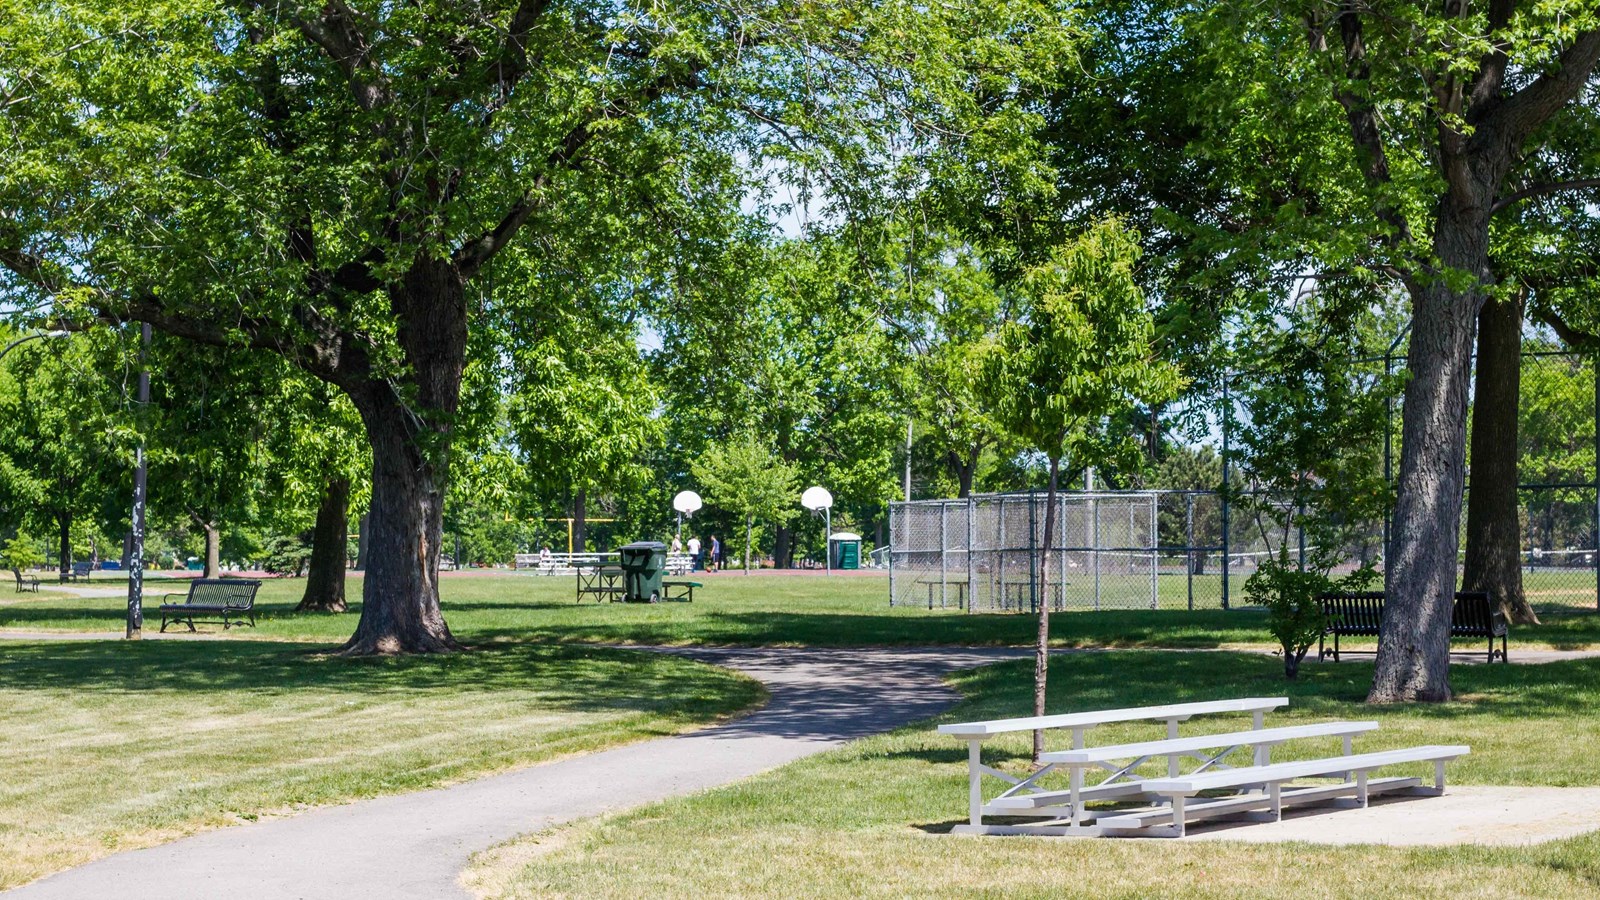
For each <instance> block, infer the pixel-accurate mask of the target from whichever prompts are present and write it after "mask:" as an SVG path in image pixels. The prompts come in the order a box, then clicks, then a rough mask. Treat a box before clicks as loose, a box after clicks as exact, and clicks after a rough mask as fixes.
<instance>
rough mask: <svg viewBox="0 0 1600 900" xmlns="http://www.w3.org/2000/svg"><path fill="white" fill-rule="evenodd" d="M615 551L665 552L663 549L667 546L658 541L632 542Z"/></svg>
mask: <svg viewBox="0 0 1600 900" xmlns="http://www.w3.org/2000/svg"><path fill="white" fill-rule="evenodd" d="M617 549H619V550H665V549H667V545H666V544H663V543H661V542H660V541H634V542H633V543H631V544H623V545H622V546H621V547H619V548H617Z"/></svg>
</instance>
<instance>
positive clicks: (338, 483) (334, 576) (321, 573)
mask: <svg viewBox="0 0 1600 900" xmlns="http://www.w3.org/2000/svg"><path fill="white" fill-rule="evenodd" d="M349 522H350V479H348V478H344V477H338V478H330V479H329V480H328V484H327V486H326V487H325V488H324V489H323V492H322V504H321V506H319V507H318V508H317V524H316V527H315V528H314V529H313V530H312V532H311V562H310V564H309V566H308V568H307V570H306V590H305V594H304V595H302V596H301V598H300V605H299V606H297V607H295V609H298V610H301V611H318V612H335V613H341V612H344V611H345V608H346V606H345V596H344V578H345V548H346V546H347V545H348V543H349V540H350V534H349V532H350V526H349Z"/></svg>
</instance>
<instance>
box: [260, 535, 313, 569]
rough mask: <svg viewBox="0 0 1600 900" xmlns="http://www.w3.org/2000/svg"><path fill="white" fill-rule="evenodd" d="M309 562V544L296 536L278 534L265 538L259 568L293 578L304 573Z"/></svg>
mask: <svg viewBox="0 0 1600 900" xmlns="http://www.w3.org/2000/svg"><path fill="white" fill-rule="evenodd" d="M310 564H311V544H310V543H309V542H307V541H305V540H303V539H301V538H298V537H290V536H287V535H280V536H278V537H273V538H269V539H268V540H267V545H266V550H265V555H264V556H263V557H262V560H261V569H262V571H264V572H268V573H270V574H273V575H290V576H293V577H295V578H298V577H300V576H301V575H304V574H305V573H306V567H307V566H309V565H310Z"/></svg>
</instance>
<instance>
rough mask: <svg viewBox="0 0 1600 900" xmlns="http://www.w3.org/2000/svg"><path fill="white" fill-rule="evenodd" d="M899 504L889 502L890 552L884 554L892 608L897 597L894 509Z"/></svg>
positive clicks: (902, 511)
mask: <svg viewBox="0 0 1600 900" xmlns="http://www.w3.org/2000/svg"><path fill="white" fill-rule="evenodd" d="M897 506H899V504H897V503H894V502H893V501H890V503H889V552H888V553H886V554H884V555H885V556H886V557H887V559H888V563H889V607H890V608H891V609H893V608H894V598H895V593H894V551H895V543H894V520H895V515H894V511H895V508H896V507H897ZM901 514H902V515H904V510H903V509H902V510H901Z"/></svg>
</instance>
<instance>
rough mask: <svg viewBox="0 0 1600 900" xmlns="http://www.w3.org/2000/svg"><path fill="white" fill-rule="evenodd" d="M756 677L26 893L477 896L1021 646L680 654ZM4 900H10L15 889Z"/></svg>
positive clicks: (813, 747) (932, 699) (926, 711)
mask: <svg viewBox="0 0 1600 900" xmlns="http://www.w3.org/2000/svg"><path fill="white" fill-rule="evenodd" d="M673 652H679V653H682V654H683V655H685V656H689V657H692V658H694V659H698V660H703V661H705V662H709V663H715V664H717V665H723V666H728V667H730V668H734V669H738V670H740V671H742V672H745V673H748V674H749V675H751V676H753V677H755V678H758V679H760V680H761V681H762V682H763V683H764V684H766V685H767V688H768V690H769V691H771V694H772V699H771V702H770V703H769V704H768V705H767V706H765V707H764V708H762V709H761V710H760V711H758V712H756V713H754V714H752V715H749V716H746V717H744V718H741V719H738V720H735V721H732V722H729V723H727V724H724V725H721V726H717V727H714V728H709V729H706V730H704V731H698V732H695V733H693V734H687V735H681V736H678V737H671V738H662V739H659V740H653V741H645V742H642V743H636V744H630V745H628V746H624V747H619V748H616V749H614V750H606V751H602V752H599V753H593V754H587V755H584V756H578V757H574V758H571V759H567V760H562V761H559V762H554V763H549V764H545V765H538V766H533V767H531V768H528V769H523V770H521V771H517V772H511V773H508V774H505V775H498V776H494V777H490V778H485V779H481V780H478V781H472V782H468V783H465V784H461V785H456V786H454V787H449V788H441V789H438V790H432V791H423V792H421V793H414V794H404V795H401V796H396V797H384V798H380V799H376V800H369V801H363V802H360V803H353V804H350V805H347V806H337V807H331V808H328V809H320V810H313V811H311V812H307V813H303V814H301V815H297V816H294V817H293V818H287V819H278V820H274V821H269V822H260V823H256V824H251V825H244V826H239V827H235V828H225V829H221V830H218V831H211V832H207V833H204V834H200V835H196V836H194V837H191V838H186V839H184V840H181V841H177V842H174V843H171V844H165V845H162V846H159V847H152V848H149V849H146V850H136V851H132V852H129V853H120V854H117V855H115V856H110V857H107V858H105V859H102V860H99V861H97V862H93V863H89V864H88V865H85V866H80V867H78V868H76V869H71V870H68V871H66V872H62V873H60V874H58V875H55V876H52V877H50V878H46V879H44V880H42V881H38V882H35V883H34V884H32V885H28V886H26V887H23V888H20V889H18V890H17V891H15V892H13V893H14V895H15V896H16V897H18V898H72V900H79V898H84V897H116V898H118V900H147V898H148V900H177V898H187V897H194V898H214V897H250V898H259V900H277V898H297V900H300V898H323V897H326V898H365V897H372V898H405V897H416V898H430V900H432V898H443V897H465V896H467V895H466V892H465V891H464V890H463V889H462V888H461V886H460V885H459V884H458V883H457V880H456V879H457V877H458V876H459V875H460V873H461V871H462V870H463V869H465V868H466V866H467V863H468V859H469V857H470V856H471V854H473V853H474V852H476V851H479V850H482V849H485V848H487V847H490V846H492V845H494V844H497V843H500V842H501V841H505V840H508V839H510V838H513V837H515V836H517V835H519V834H526V833H528V832H531V831H538V830H541V829H544V828H548V827H551V826H553V825H558V824H560V823H563V822H568V821H572V820H575V819H581V818H588V817H590V816H596V815H600V814H602V813H606V812H609V811H613V810H618V809H624V808H627V807H631V806H637V805H639V804H642V803H646V802H649V801H652V800H658V799H664V798H667V797H672V796H677V795H680V794H688V793H692V792H694V791H698V790H702V789H704V788H709V787H714V786H716V785H721V784H726V783H728V782H732V781H737V780H739V779H741V778H746V777H748V776H750V775H754V774H756V773H758V772H762V771H765V770H767V769H771V768H774V767H776V766H781V765H783V764H784V763H788V762H792V761H794V760H796V759H799V758H801V757H803V756H809V755H811V754H813V753H818V752H821V751H823V750H827V749H829V748H831V747H835V746H838V745H839V744H841V743H843V742H845V741H847V740H850V739H852V738H858V737H863V736H865V735H869V734H873V733H876V732H880V731H886V730H888V729H891V728H895V727H898V726H900V725H904V724H907V723H909V722H913V721H916V720H918V719H923V718H927V717H928V716H931V715H934V714H935V713H938V712H939V711H940V710H942V709H944V708H945V707H947V706H949V705H950V704H951V703H953V702H954V701H955V700H956V696H955V694H954V692H952V691H951V690H949V689H948V688H947V687H945V685H944V684H943V683H942V682H941V681H940V680H939V676H940V675H942V674H944V673H946V672H950V671H952V670H955V669H961V668H969V667H973V666H979V665H984V664H986V663H990V662H995V661H997V660H1000V659H1005V658H1011V657H1017V656H1024V655H1026V654H1027V651H1021V650H1005V649H993V650H988V649H985V650H961V649H932V650H917V649H910V650H778V649H761V650H682V651H673ZM8 896H11V895H10V894H8Z"/></svg>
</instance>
